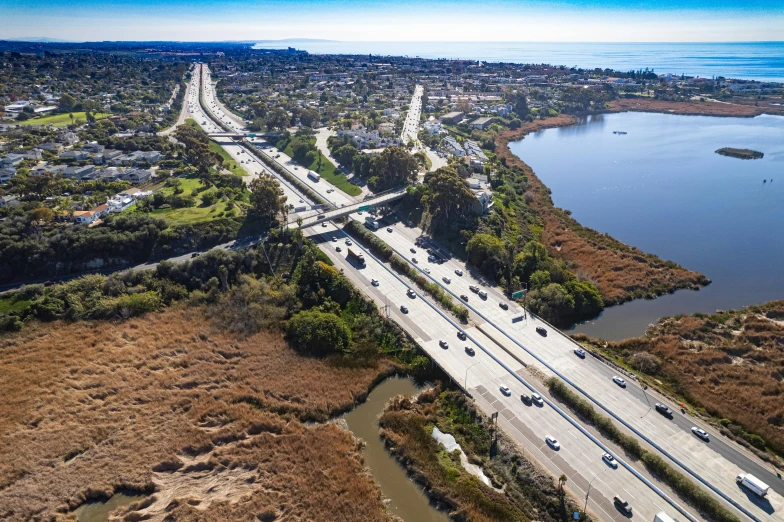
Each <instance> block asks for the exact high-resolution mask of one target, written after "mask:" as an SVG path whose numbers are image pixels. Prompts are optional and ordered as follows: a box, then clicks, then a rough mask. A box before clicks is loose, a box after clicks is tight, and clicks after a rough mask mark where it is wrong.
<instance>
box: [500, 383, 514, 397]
mask: <svg viewBox="0 0 784 522" xmlns="http://www.w3.org/2000/svg"><path fill="white" fill-rule="evenodd" d="M499 389H500V390H501V393H503V394H504V395H506V396H507V397H509V396H510V395H512V392H511V391H509V387H508V386H504V385H503V384H502V385H501V387H500V388H499Z"/></svg>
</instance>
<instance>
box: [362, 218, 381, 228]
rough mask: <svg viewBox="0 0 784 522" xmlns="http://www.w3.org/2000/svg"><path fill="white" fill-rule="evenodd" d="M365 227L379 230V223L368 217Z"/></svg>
mask: <svg viewBox="0 0 784 522" xmlns="http://www.w3.org/2000/svg"><path fill="white" fill-rule="evenodd" d="M365 226H366V227H368V228H369V229H372V230H378V221H376V218H374V217H373V216H367V217H366V218H365Z"/></svg>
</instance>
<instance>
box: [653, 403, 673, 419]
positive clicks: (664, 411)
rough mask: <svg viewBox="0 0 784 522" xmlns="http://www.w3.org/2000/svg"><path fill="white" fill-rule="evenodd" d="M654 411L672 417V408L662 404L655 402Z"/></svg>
mask: <svg viewBox="0 0 784 522" xmlns="http://www.w3.org/2000/svg"><path fill="white" fill-rule="evenodd" d="M656 411H658V412H659V413H661V414H662V415H664V416H665V417H672V410H671V409H670V408H668V407H667V406H666V405H664V404H660V403H658V402H657V403H656Z"/></svg>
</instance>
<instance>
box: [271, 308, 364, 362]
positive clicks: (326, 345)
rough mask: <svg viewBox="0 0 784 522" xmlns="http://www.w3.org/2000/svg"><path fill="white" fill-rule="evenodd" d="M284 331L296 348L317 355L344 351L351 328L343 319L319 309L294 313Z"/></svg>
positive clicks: (348, 342)
mask: <svg viewBox="0 0 784 522" xmlns="http://www.w3.org/2000/svg"><path fill="white" fill-rule="evenodd" d="M286 333H287V334H288V339H289V341H290V342H291V344H292V345H293V346H294V348H295V349H296V350H298V351H300V352H303V353H307V354H310V355H317V356H324V355H329V354H332V353H339V352H343V351H346V350H347V349H348V347H349V344H350V342H351V330H350V329H349V327H348V326H346V323H345V322H343V319H341V318H340V317H338V316H336V315H334V314H331V313H325V312H319V311H302V312H299V313H296V314H294V316H293V317H292V318H291V319H289V321H288V324H287V325H286Z"/></svg>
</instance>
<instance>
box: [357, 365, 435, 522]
mask: <svg viewBox="0 0 784 522" xmlns="http://www.w3.org/2000/svg"><path fill="white" fill-rule="evenodd" d="M418 393H419V388H417V386H416V385H415V384H414V382H413V381H412V380H411V379H403V378H390V379H387V380H386V381H384V382H383V383H381V384H380V385H378V386H377V387H376V388H375V389H374V390H373V391H372V392H370V395H369V396H368V398H367V401H365V402H364V403H363V404H361V405H359V406H357V407H356V408H355V409H354V410H352V411H350V412H349V413H347V414H346V415H344V416H343V418H344V419H345V421H346V423H347V424H348V427H349V428H350V429H351V431H352V432H353V433H354V435H356V436H357V437H360V438H362V439H363V440H364V441H365V442H366V443H367V445H366V446H365V450H364V454H365V464H366V465H367V466H368V468H370V472H371V473H372V474H373V478H375V479H376V481H377V482H378V484H379V486H381V491H382V493H383V494H384V496H385V497H386V498H388V499H389V501H390V502H389V509H390V511H391V512H392V513H393V514H395V515H397V516H399V517H400V518H402V519H403V521H404V522H448V520H449V518H448V517H447V516H446V514H444V513H442V512H440V511H438V510H437V509H435V508H434V507H433V506H431V505H430V502H429V500H428V498H427V496H425V494H424V493H423V492H422V490H421V489H419V487H418V486H417V485H416V484H414V483H413V482H412V481H411V480H410V479H409V478H408V476H407V475H406V471H405V470H404V469H403V468H402V467H401V466H400V465H399V464H398V462H397V461H396V460H395V459H394V458H392V457H391V456H390V454H389V452H388V451H387V450H386V448H385V447H384V443H383V442H382V441H381V437H379V435H378V431H379V426H378V416H379V415H380V414H381V412H382V411H383V410H384V406H386V404H387V402H389V400H390V399H391V398H392V397H394V396H395V395H416V394H418Z"/></svg>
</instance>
